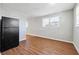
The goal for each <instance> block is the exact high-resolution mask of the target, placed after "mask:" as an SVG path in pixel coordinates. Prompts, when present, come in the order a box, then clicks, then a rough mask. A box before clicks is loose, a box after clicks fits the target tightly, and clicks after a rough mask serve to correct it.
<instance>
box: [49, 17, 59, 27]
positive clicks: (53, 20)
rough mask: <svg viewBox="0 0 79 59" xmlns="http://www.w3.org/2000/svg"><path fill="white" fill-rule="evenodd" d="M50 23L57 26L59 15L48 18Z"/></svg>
mask: <svg viewBox="0 0 79 59" xmlns="http://www.w3.org/2000/svg"><path fill="white" fill-rule="evenodd" d="M50 23H51V25H55V26H58V25H59V16H54V17H51V18H50Z"/></svg>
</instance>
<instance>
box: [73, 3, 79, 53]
mask: <svg viewBox="0 0 79 59" xmlns="http://www.w3.org/2000/svg"><path fill="white" fill-rule="evenodd" d="M77 16H79V4H77V5H76V6H75V8H74V26H73V41H74V45H75V47H76V49H77V51H78V52H79V26H76V17H77Z"/></svg>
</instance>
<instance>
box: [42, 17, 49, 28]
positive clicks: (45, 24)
mask: <svg viewBox="0 0 79 59" xmlns="http://www.w3.org/2000/svg"><path fill="white" fill-rule="evenodd" d="M42 24H43V27H46V26H47V25H48V24H49V18H44V19H43V23H42Z"/></svg>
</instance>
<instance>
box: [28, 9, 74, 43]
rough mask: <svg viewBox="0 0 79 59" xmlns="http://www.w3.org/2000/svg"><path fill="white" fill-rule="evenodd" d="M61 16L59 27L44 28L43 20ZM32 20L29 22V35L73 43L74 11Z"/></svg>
mask: <svg viewBox="0 0 79 59" xmlns="http://www.w3.org/2000/svg"><path fill="white" fill-rule="evenodd" d="M56 15H59V16H60V22H59V27H54V26H50V25H49V26H48V27H45V28H43V27H42V18H44V17H51V16H56ZM44 17H43V16H42V17H36V18H30V19H29V20H28V31H27V32H28V34H34V35H38V36H44V37H48V38H55V39H59V40H62V41H68V42H71V41H72V20H73V11H72V10H68V11H63V12H60V13H57V14H53V15H48V16H44Z"/></svg>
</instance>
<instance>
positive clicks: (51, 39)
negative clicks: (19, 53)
mask: <svg viewBox="0 0 79 59" xmlns="http://www.w3.org/2000/svg"><path fill="white" fill-rule="evenodd" d="M27 35H32V36H37V37H42V38H47V39H51V40H58V41H63V42H67V43H73V42H71V41H67V40H63V39H57V38H51V37H46V36H41V35H36V34H30V33H27Z"/></svg>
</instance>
